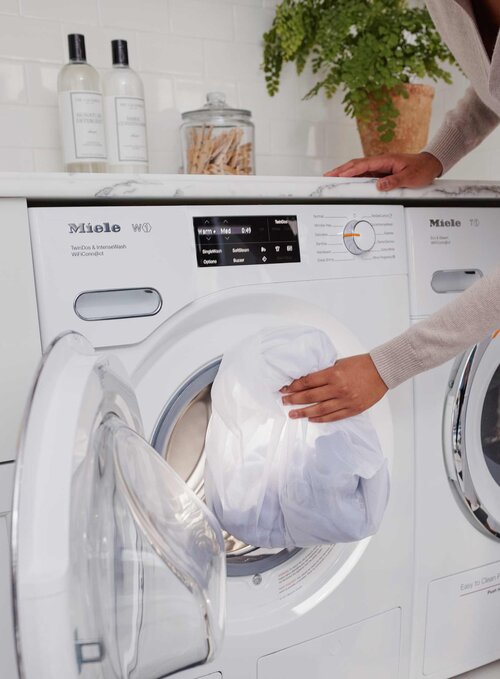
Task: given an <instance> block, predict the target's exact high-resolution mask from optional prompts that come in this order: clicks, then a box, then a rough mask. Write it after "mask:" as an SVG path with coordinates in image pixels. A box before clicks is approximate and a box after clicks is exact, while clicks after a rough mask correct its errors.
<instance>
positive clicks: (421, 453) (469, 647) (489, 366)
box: [406, 207, 500, 679]
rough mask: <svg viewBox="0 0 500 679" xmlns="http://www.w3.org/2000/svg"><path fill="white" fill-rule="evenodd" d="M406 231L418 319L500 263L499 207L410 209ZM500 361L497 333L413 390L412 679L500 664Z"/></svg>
mask: <svg viewBox="0 0 500 679" xmlns="http://www.w3.org/2000/svg"><path fill="white" fill-rule="evenodd" d="M406 222H407V228H408V247H409V259H410V297H411V302H410V305H411V314H412V318H413V321H414V322H417V321H419V320H420V319H422V318H425V317H426V316H428V315H430V314H432V313H433V312H434V311H436V310H438V309H439V308H440V307H441V306H443V305H444V304H446V303H447V302H449V301H451V299H453V298H454V297H455V296H456V294H457V293H458V292H459V291H461V290H464V289H465V288H466V287H468V285H469V284H470V283H471V282H474V281H475V280H477V279H478V278H479V277H480V276H481V275H486V274H488V273H489V272H491V271H492V270H493V269H495V268H496V267H498V266H499V263H500V259H499V252H500V211H499V210H498V208H496V209H495V208H485V207H460V208H459V207H447V208H444V207H438V208H410V209H407V210H406ZM464 322H465V321H464ZM499 364H500V340H499V339H498V338H497V336H496V333H494V334H493V335H492V336H491V337H487V338H485V340H484V342H482V343H481V344H479V345H478V346H476V347H472V348H471V349H470V350H468V351H467V352H466V354H465V355H464V356H461V357H459V358H458V359H457V360H456V361H454V362H450V363H447V364H445V365H443V366H441V367H438V368H435V369H434V370H431V371H429V372H427V373H424V374H422V375H419V376H417V378H416V379H415V381H414V389H415V392H414V403H415V430H416V446H415V458H416V548H415V553H416V579H415V583H416V584H415V587H416V589H415V625H414V633H413V653H412V663H411V664H412V676H414V677H432V678H435V679H443V678H444V677H450V676H454V675H456V674H459V673H461V672H465V671H466V670H470V669H472V668H475V667H479V666H480V665H484V664H486V663H489V662H491V661H493V660H496V659H498V658H500V643H499V640H498V629H499V627H500V473H499V470H500V415H499V412H500V409H499V406H500V380H499V375H500V368H499Z"/></svg>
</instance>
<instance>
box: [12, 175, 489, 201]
mask: <svg viewBox="0 0 500 679" xmlns="http://www.w3.org/2000/svg"><path fill="white" fill-rule="evenodd" d="M0 197H23V198H28V199H32V200H36V199H55V200H56V199H71V198H86V199H89V198H96V199H101V198H102V199H113V198H118V199H120V200H130V201H133V200H134V199H138V200H143V199H148V198H154V199H165V200H168V199H174V200H182V199H183V198H184V197H185V198H193V199H203V198H207V199H214V200H215V199H230V200H237V199H240V198H249V199H251V200H255V199H259V198H262V199H268V200H269V199H278V200H279V199H283V200H290V199H293V198H297V199H302V200H304V199H305V200H307V199H309V200H332V201H334V200H335V199H341V200H345V199H346V198H355V199H358V200H372V199H373V200H374V201H383V200H384V199H385V200H387V199H389V200H391V201H394V200H395V199H396V200H397V199H405V200H409V199H410V200H422V199H424V200H425V199H427V200H433V201H441V200H442V201H447V200H452V201H454V202H455V201H461V200H471V199H472V200H474V199H481V200H489V199H491V200H494V199H497V200H498V199H500V182H487V181H447V180H438V181H436V182H434V183H433V184H431V185H430V186H428V187H425V188H423V189H418V190H415V189H396V190H395V191H391V192H389V193H380V192H379V191H378V190H377V189H376V187H375V180H374V179H366V178H360V179H337V178H329V177H278V176H272V177H264V176H251V177H230V176H204V175H163V174H146V175H127V174H123V175H118V174H67V173H0Z"/></svg>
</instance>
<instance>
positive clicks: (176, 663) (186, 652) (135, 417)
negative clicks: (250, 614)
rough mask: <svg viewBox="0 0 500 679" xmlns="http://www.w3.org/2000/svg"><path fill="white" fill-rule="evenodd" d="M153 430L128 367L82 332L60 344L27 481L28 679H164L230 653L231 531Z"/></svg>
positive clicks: (20, 548)
mask: <svg viewBox="0 0 500 679" xmlns="http://www.w3.org/2000/svg"><path fill="white" fill-rule="evenodd" d="M141 431H142V425H141V420H140V416H139V410H138V406H137V402H136V399H135V396H134V393H133V390H132V389H131V387H130V383H129V382H128V379H127V376H126V374H125V372H124V369H123V367H122V366H121V365H120V363H119V362H118V361H116V360H114V359H113V358H112V357H109V356H106V357H103V356H100V355H99V354H96V353H95V352H94V350H93V349H92V347H91V346H90V344H89V343H88V342H87V341H86V340H85V339H84V338H83V337H82V336H80V335H76V334H74V333H72V334H68V335H65V336H63V337H62V338H61V339H59V340H58V341H57V342H56V343H55V344H54V345H53V347H52V348H51V350H50V351H49V352H48V354H47V355H46V356H45V357H44V362H43V365H42V368H41V370H40V373H39V375H38V377H37V380H36V384H35V388H34V391H33V395H32V399H31V403H30V406H29V410H28V414H27V418H26V422H25V426H24V429H23V437H22V442H21V447H20V451H19V457H18V466H17V474H16V490H15V502H14V525H13V555H14V558H13V565H14V574H13V581H14V590H15V591H14V601H15V619H16V627H17V643H18V656H19V662H20V666H21V668H22V671H23V676H24V677H25V679H49V678H50V679H53V677H55V676H61V677H64V678H65V679H73V678H74V679H76V678H77V677H79V678H81V679H86V678H88V679H90V678H92V679H108V678H111V677H112V678H113V679H115V678H116V677H130V678H133V677H137V679H156V678H157V677H160V676H165V675H167V674H171V673H173V672H176V671H177V670H180V669H184V668H186V667H189V666H192V665H195V664H199V663H203V662H206V661H207V660H209V659H211V658H212V657H213V656H214V654H215V653H216V651H217V649H218V647H219V645H220V643H221V639H222V634H223V615H224V613H223V611H224V588H225V559H224V542H223V538H222V534H221V531H220V528H219V526H218V524H217V521H216V520H215V519H214V517H213V516H212V515H211V514H210V512H209V511H208V510H207V508H206V507H205V505H204V504H203V503H202V502H201V501H200V500H199V499H198V498H197V497H196V496H195V495H194V493H192V491H190V489H189V488H188V487H187V486H186V484H185V483H184V482H183V481H182V480H181V479H180V478H179V476H178V475H177V474H176V473H175V472H173V470H172V469H171V468H170V467H169V465H168V464H166V463H165V462H164V460H162V459H161V457H160V456H159V455H158V454H157V453H156V452H155V451H154V450H153V449H152V448H150V446H149V445H148V444H147V443H146V441H145V440H144V439H143V438H142V436H141Z"/></svg>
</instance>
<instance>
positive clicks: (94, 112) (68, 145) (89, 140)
mask: <svg viewBox="0 0 500 679" xmlns="http://www.w3.org/2000/svg"><path fill="white" fill-rule="evenodd" d="M59 110H60V112H61V127H62V137H63V149H64V162H65V163H66V164H68V163H74V162H78V161H79V160H86V161H89V162H92V161H95V160H106V141H105V137H104V118H103V112H102V95H101V94H100V93H99V92H75V91H72V92H60V93H59Z"/></svg>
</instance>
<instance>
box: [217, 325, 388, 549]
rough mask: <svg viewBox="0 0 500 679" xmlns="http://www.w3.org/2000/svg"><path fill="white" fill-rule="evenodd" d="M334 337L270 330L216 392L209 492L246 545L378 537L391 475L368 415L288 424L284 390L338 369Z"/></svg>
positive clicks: (246, 350)
mask: <svg viewBox="0 0 500 679" xmlns="http://www.w3.org/2000/svg"><path fill="white" fill-rule="evenodd" d="M336 356H337V354H336V351H335V349H334V347H333V345H332V343H331V341H330V340H329V338H328V337H327V335H326V334H325V333H324V332H322V331H320V330H317V329H316V328H310V327H305V326H286V327H279V328H272V329H268V330H263V331H262V332H259V333H258V334H256V335H253V336H252V337H249V338H248V339H246V340H245V341H243V342H241V343H240V344H239V345H238V346H236V347H234V348H232V349H231V350H229V351H228V352H227V353H226V354H225V355H224V358H223V360H222V363H221V366H220V368H219V372H218V375H217V377H216V379H215V382H214V384H213V387H212V417H211V419H210V423H209V427H208V431H207V438H206V445H205V453H206V469H205V493H206V501H207V504H208V505H209V507H210V508H211V509H212V511H213V512H214V513H215V515H216V516H217V518H218V520H219V521H220V523H221V525H222V526H223V527H224V528H225V529H226V530H227V531H229V532H230V533H231V534H233V535H234V536H235V537H237V538H239V539H240V540H243V541H244V542H246V543H247V544H251V545H255V546H260V547H293V546H298V547H307V546H312V545H318V544H323V543H327V544H331V543H335V542H352V541H355V540H360V539H361V538H364V537H367V536H368V535H372V534H373V533H374V532H375V531H376V530H377V528H378V526H379V525H380V522H381V520H382V516H383V513H384V510H385V507H386V504H387V500H388V496H389V473H388V469H387V462H386V460H385V459H384V456H383V454H382V451H381V449H380V445H379V442H378V439H377V435H376V433H375V430H374V428H373V426H372V425H371V423H370V420H369V419H368V416H367V415H364V414H363V415H357V416H356V417H351V418H349V419H345V420H341V421H340V422H331V423H325V424H318V423H311V422H308V421H307V420H305V419H302V420H292V419H290V418H289V417H288V411H289V410H290V407H286V406H283V404H282V401H281V394H280V393H279V389H280V388H281V387H282V386H284V385H286V384H289V383H290V382H291V381H292V380H294V379H296V378H298V377H301V376H302V375H307V374H308V373H311V372H316V371H317V370H322V369H324V368H327V367H328V366H331V365H332V364H333V363H334V362H335V360H336Z"/></svg>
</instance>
